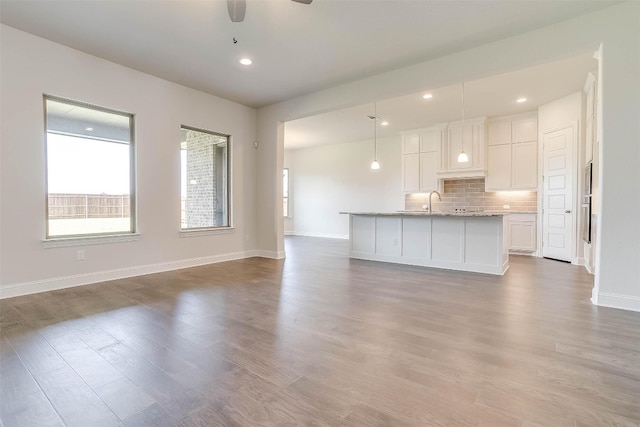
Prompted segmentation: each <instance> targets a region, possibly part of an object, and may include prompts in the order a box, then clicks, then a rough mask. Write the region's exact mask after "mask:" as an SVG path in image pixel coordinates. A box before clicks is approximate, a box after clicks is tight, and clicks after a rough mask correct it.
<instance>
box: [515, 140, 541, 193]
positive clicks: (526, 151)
mask: <svg viewBox="0 0 640 427" xmlns="http://www.w3.org/2000/svg"><path fill="white" fill-rule="evenodd" d="M537 158H538V142H537V141H531V142H519V143H517V144H512V145H511V188H512V189H514V190H535V189H536V188H537V186H538V162H537V161H536V159H537Z"/></svg>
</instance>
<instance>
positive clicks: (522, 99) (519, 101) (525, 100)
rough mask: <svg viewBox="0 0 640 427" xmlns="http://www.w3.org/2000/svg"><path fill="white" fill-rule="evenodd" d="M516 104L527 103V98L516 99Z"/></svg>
mask: <svg viewBox="0 0 640 427" xmlns="http://www.w3.org/2000/svg"><path fill="white" fill-rule="evenodd" d="M516 102H517V103H519V104H522V103H523V102H527V98H518V99H516Z"/></svg>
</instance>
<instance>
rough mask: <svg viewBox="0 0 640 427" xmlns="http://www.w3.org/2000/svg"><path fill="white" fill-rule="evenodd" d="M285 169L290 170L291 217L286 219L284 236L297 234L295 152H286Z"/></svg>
mask: <svg viewBox="0 0 640 427" xmlns="http://www.w3.org/2000/svg"><path fill="white" fill-rule="evenodd" d="M283 165H284V167H285V168H289V217H288V218H285V219H284V234H285V235H293V234H295V208H294V203H295V199H296V197H295V194H293V188H294V185H295V172H296V165H295V158H294V152H293V151H291V150H285V151H284V163H283Z"/></svg>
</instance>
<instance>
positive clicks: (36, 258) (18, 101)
mask: <svg viewBox="0 0 640 427" xmlns="http://www.w3.org/2000/svg"><path fill="white" fill-rule="evenodd" d="M0 40H1V45H0V46H1V49H2V63H1V65H0V66H1V69H0V71H1V89H2V100H1V119H2V126H1V128H2V131H1V132H2V133H1V147H0V155H1V158H0V165H1V171H0V180H1V181H0V188H1V191H0V201H1V211H0V212H1V217H0V236H1V243H0V255H1V256H0V258H1V259H0V296H3V297H7V296H12V295H19V294H22V293H29V292H35V291H42V290H48V289H53V288H59V287H65V286H72V285H78V284H84V283H92V282H97V281H102V280H109V279H113V278H117V277H127V276H133V275H138V274H145V273H151V272H155V271H162V270H170V269H175V268H182V267H188V266H191V265H198V264H205V263H210V262H217V261H223V260H227V259H234V258H242V257H247V256H252V255H256V254H257V252H256V246H257V231H256V215H255V211H256V203H255V199H256V184H255V183H256V174H255V170H256V150H255V149H254V148H253V141H254V140H255V125H256V111H255V110H254V109H252V108H249V107H245V106H242V105H240V104H236V103H233V102H230V101H227V100H224V99H221V98H218V97H215V96H212V95H208V94H205V93H203V92H199V91H196V90H192V89H189V88H187V87H184V86H180V85H177V84H174V83H170V82H168V81H165V80H162V79H159V78H156V77H153V76H150V75H148V74H144V73H141V72H138V71H134V70H132V69H129V68H126V67H123V66H121V65H118V64H115V63H112V62H109V61H106V60H103V59H100V58H97V57H95V56H91V55H88V54H85V53H82V52H80V51H77V50H74V49H70V48H68V47H65V46H63V45H60V44H57V43H54V42H51V41H48V40H45V39H42V38H39V37H36V36H33V35H30V34H27V33H24V32H22V31H18V30H16V29H13V28H11V27H8V26H6V25H2V27H1V39H0ZM45 93H46V94H50V95H56V96H60V97H65V98H70V99H74V100H78V101H83V102H87V103H90V104H94V105H98V106H104V107H109V108H113V109H117V110H120V111H125V112H129V113H133V114H134V115H135V133H136V140H135V144H136V148H135V149H136V162H137V168H136V175H137V194H136V198H137V200H136V201H137V213H138V217H137V220H138V221H137V222H138V231H139V233H140V237H139V239H138V240H137V241H129V242H120V243H110V244H99V245H90V246H83V247H82V249H83V250H84V251H85V256H86V260H84V261H76V251H77V249H78V248H77V247H59V248H47V249H45V248H44V247H43V245H42V239H43V238H44V226H45V156H44V118H43V106H42V105H43V101H42V95H43V94H45ZM182 124H184V125H188V126H193V127H197V128H202V129H207V130H212V131H217V132H221V133H225V134H229V135H231V136H232V138H231V141H232V142H231V144H232V148H231V150H232V164H231V167H232V173H233V178H232V179H233V195H232V197H233V199H232V200H233V207H232V213H233V225H234V227H235V230H233V231H231V232H226V233H223V234H216V235H201V236H198V237H189V238H184V237H180V233H179V230H180V125H182Z"/></svg>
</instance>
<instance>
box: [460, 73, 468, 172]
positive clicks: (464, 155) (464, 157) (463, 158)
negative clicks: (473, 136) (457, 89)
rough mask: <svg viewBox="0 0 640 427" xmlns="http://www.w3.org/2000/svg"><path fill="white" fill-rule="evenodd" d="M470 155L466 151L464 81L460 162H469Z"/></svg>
mask: <svg viewBox="0 0 640 427" xmlns="http://www.w3.org/2000/svg"><path fill="white" fill-rule="evenodd" d="M468 161H469V156H467V153H465V152H464V82H462V151H461V152H460V154H458V163H467V162H468Z"/></svg>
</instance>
